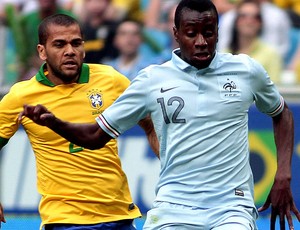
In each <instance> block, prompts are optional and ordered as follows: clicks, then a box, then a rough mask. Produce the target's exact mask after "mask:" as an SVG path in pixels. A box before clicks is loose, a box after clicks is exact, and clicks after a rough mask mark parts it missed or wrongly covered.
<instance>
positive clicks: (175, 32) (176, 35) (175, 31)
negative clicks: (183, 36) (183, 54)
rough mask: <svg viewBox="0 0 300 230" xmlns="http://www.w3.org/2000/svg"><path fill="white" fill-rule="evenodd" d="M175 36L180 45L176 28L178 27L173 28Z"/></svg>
mask: <svg viewBox="0 0 300 230" xmlns="http://www.w3.org/2000/svg"><path fill="white" fill-rule="evenodd" d="M173 36H174V39H175V41H176V42H177V43H178V40H179V39H178V30H177V28H176V26H173Z"/></svg>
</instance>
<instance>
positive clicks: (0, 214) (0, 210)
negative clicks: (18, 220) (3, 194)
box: [0, 203, 6, 228]
mask: <svg viewBox="0 0 300 230" xmlns="http://www.w3.org/2000/svg"><path fill="white" fill-rule="evenodd" d="M1 222H3V223H6V220H5V218H4V211H3V207H2V204H1V203H0V228H1Z"/></svg>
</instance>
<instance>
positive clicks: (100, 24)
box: [80, 0, 118, 63]
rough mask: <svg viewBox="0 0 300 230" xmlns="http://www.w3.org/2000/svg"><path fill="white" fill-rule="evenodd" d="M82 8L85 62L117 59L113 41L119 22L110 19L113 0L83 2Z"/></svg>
mask: <svg viewBox="0 0 300 230" xmlns="http://www.w3.org/2000/svg"><path fill="white" fill-rule="evenodd" d="M82 7H83V9H82V12H83V15H82V16H80V18H81V27H82V32H83V36H84V47H85V52H86V55H85V58H84V60H85V62H88V63H102V62H103V60H104V59H110V58H115V57H116V56H117V50H116V49H115V48H114V46H113V42H112V41H113V37H114V33H115V29H116V26H117V24H118V20H111V19H108V18H109V17H108V15H107V13H108V10H109V8H110V7H111V0H83V4H82Z"/></svg>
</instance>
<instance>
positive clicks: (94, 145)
mask: <svg viewBox="0 0 300 230" xmlns="http://www.w3.org/2000/svg"><path fill="white" fill-rule="evenodd" d="M24 116H25V117H28V118H29V119H31V120H32V121H34V122H35V123H37V124H39V125H42V126H47V127H48V128H50V129H52V130H53V131H54V132H56V133H57V134H59V135H60V136H62V137H64V138H65V139H67V140H68V141H70V142H72V143H74V144H76V145H78V146H81V147H84V148H88V149H99V148H102V147H103V146H104V145H105V144H106V143H107V142H108V141H109V140H110V139H111V136H109V135H108V134H107V133H105V132H104V131H103V130H102V129H101V128H100V126H99V125H98V124H97V123H96V122H95V123H93V124H78V123H77V124H76V123H70V122H66V121H62V120H60V119H58V118H57V117H56V116H55V115H54V114H53V113H51V112H50V111H48V110H47V109H46V108H45V107H44V106H43V105H36V106H31V105H24V110H23V112H21V113H20V115H19V118H18V119H19V120H21V119H22V117H24Z"/></svg>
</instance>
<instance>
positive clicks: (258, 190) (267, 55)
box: [0, 0, 300, 230]
mask: <svg viewBox="0 0 300 230" xmlns="http://www.w3.org/2000/svg"><path fill="white" fill-rule="evenodd" d="M213 2H214V3H215V4H216V6H217V8H218V11H219V13H220V15H219V17H220V21H219V33H220V35H219V36H220V38H219V43H218V47H217V48H218V51H220V52H223V51H226V52H227V51H229V52H232V53H247V54H248V55H250V56H252V57H253V58H255V59H257V61H259V62H260V63H261V64H262V65H263V66H264V67H265V68H266V70H267V71H268V73H269V75H270V78H271V79H272V81H273V82H274V83H275V84H276V86H277V87H278V88H279V90H280V92H281V93H282V95H283V96H284V98H285V99H286V101H287V102H288V104H289V107H290V108H291V110H292V111H293V113H294V117H295V146H294V156H293V165H292V170H293V180H292V192H293V195H294V198H295V202H296V205H297V207H298V208H300V189H299V183H300V170H299V165H300V119H299V118H300V46H299V44H300V2H299V3H297V2H296V1H292V0H291V1H289V0H273V1H268V0H257V3H256V4H255V5H251V4H250V5H249V4H248V5H247V4H244V2H243V0H213ZM177 3H178V0H0V53H1V55H0V98H1V97H2V96H3V95H5V94H6V93H7V92H8V90H9V89H10V87H11V86H12V84H14V83H15V82H18V81H24V80H27V79H29V78H31V77H33V76H34V75H35V73H36V72H37V69H38V68H39V66H40V65H41V61H40V60H39V58H38V56H37V52H36V45H37V42H38V41H37V27H38V25H39V23H40V22H41V20H42V19H43V18H45V17H46V16H48V15H51V14H54V13H66V14H69V15H72V16H74V17H75V18H77V19H78V20H79V21H80V23H81V24H82V28H83V32H84V40H85V49H86V58H85V61H86V62H89V63H104V64H109V65H112V66H113V67H114V68H116V69H117V70H118V71H120V72H121V73H123V74H124V75H125V76H127V77H128V78H129V79H130V80H132V79H133V78H134V77H135V76H136V74H137V72H138V71H139V70H140V69H142V68H144V67H146V66H147V65H150V64H160V63H163V62H165V61H167V60H168V59H169V58H170V56H171V51H172V50H173V49H174V48H176V47H177V44H176V43H175V42H174V40H173V37H172V27H173V17H174V9H175V6H176V4H177ZM249 140H250V151H251V158H250V160H251V167H252V169H253V172H254V179H255V202H256V205H257V206H258V207H259V206H260V205H262V204H263V202H264V201H265V199H266V196H267V194H268V192H269V189H270V187H271V185H272V182H273V181H272V179H273V176H274V173H275V171H276V152H275V148H274V138H273V131H272V123H271V120H270V119H269V118H268V117H267V116H265V115H263V114H261V113H259V112H258V111H257V110H256V108H255V107H254V106H253V107H251V109H250V111H249ZM119 148H120V156H121V160H122V165H123V168H124V171H125V172H126V173H127V176H128V180H129V185H130V189H131V192H132V196H133V199H134V201H135V203H136V204H137V205H138V206H139V207H140V209H141V211H142V213H143V214H144V215H146V212H147V211H148V210H149V209H150V207H151V203H152V201H153V199H154V197H155V185H156V182H157V179H158V175H159V167H160V164H159V161H158V160H157V159H156V158H155V155H154V154H153V152H152V151H151V149H150V148H149V147H148V144H147V140H146V138H145V137H144V135H143V132H142V131H141V130H140V129H139V128H138V127H134V128H133V129H131V130H129V131H128V132H126V133H125V134H124V135H122V136H121V137H120V138H119ZM34 160H35V159H34V154H33V152H32V150H31V146H30V143H29V142H28V140H27V137H26V134H25V132H24V130H23V129H22V127H20V129H19V130H18V132H17V133H16V135H15V136H14V137H13V138H12V139H11V140H10V141H9V143H8V144H7V146H5V147H4V148H3V149H2V150H1V154H0V173H1V174H0V200H1V202H2V204H3V206H4V210H5V213H6V217H7V223H6V224H3V225H2V229H14V230H17V229H26V230H31V229H32V230H33V229H38V228H39V224H40V219H39V216H38V202H39V198H40V197H39V194H38V193H37V191H36V176H35V173H36V171H35V163H34ZM269 215H270V213H269V211H266V212H264V213H261V215H260V217H259V220H258V226H259V228H260V229H263V230H264V229H269V219H268V218H269ZM143 223H144V218H141V219H138V220H136V225H137V228H138V229H141V228H142V225H143ZM294 223H295V226H296V228H295V229H300V225H296V224H298V223H296V220H295V221H294Z"/></svg>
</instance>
